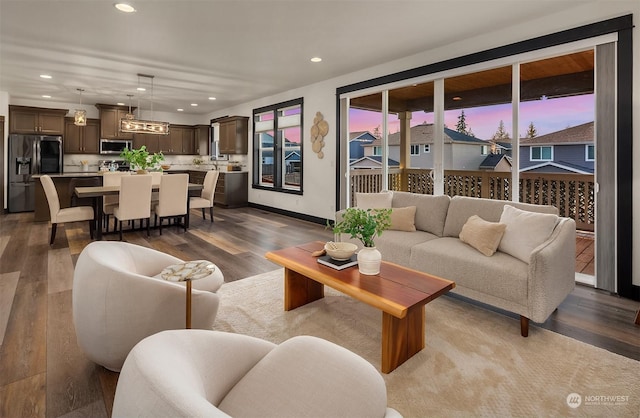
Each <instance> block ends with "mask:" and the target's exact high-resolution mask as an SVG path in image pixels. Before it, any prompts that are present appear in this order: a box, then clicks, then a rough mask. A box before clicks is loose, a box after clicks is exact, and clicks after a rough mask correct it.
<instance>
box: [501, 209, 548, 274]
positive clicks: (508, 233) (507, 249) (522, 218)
mask: <svg viewBox="0 0 640 418" xmlns="http://www.w3.org/2000/svg"><path fill="white" fill-rule="evenodd" d="M557 222H558V216H557V215H553V214H550V213H537V212H528V211H525V210H520V209H518V208H515V207H513V206H511V205H505V206H504V208H503V210H502V216H501V217H500V223H503V224H506V225H507V229H506V230H505V231H504V236H503V237H502V241H500V245H499V246H498V250H500V251H502V252H503V253H507V254H510V255H512V256H514V257H515V258H518V259H520V260H522V261H524V262H525V263H529V258H530V256H531V253H532V252H533V250H534V249H535V248H536V247H537V246H538V245H540V244H542V243H543V242H545V241H546V240H547V238H549V236H550V235H551V233H552V232H553V228H555V226H556V223H557Z"/></svg>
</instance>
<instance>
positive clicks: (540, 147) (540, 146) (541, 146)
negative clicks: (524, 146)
mask: <svg viewBox="0 0 640 418" xmlns="http://www.w3.org/2000/svg"><path fill="white" fill-rule="evenodd" d="M534 148H539V149H540V158H533V149H534ZM543 148H549V150H550V154H551V156H550V157H549V158H544V156H543V151H542V150H543ZM529 161H553V145H531V146H530V147H529Z"/></svg>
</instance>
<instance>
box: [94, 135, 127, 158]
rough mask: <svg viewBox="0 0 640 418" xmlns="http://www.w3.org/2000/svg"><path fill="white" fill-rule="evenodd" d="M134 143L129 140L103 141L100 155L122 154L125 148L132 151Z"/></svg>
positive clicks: (101, 141)
mask: <svg viewBox="0 0 640 418" xmlns="http://www.w3.org/2000/svg"><path fill="white" fill-rule="evenodd" d="M132 147H133V141H131V140H128V139H101V140H100V154H118V155H119V154H120V153H121V152H122V151H123V150H124V149H125V148H129V149H131V148H132Z"/></svg>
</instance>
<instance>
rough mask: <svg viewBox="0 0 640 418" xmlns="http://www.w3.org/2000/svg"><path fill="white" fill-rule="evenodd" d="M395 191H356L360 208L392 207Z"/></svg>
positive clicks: (357, 203)
mask: <svg viewBox="0 0 640 418" xmlns="http://www.w3.org/2000/svg"><path fill="white" fill-rule="evenodd" d="M392 197H393V192H380V193H356V207H357V208H358V209H365V210H366V209H391V198H392Z"/></svg>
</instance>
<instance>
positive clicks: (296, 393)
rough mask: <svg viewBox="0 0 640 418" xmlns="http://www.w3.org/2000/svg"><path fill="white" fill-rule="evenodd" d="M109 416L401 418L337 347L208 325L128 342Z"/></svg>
mask: <svg viewBox="0 0 640 418" xmlns="http://www.w3.org/2000/svg"><path fill="white" fill-rule="evenodd" d="M113 416H114V417H130V416H131V417H134V416H135V417H157V416H168V417H172V416H173V417H230V416H231V417H350V418H351V417H380V418H382V417H385V418H391V417H394V418H397V417H402V415H400V413H398V411H396V410H395V409H392V408H389V407H388V406H387V388H386V384H385V382H384V379H383V378H382V376H381V375H380V373H379V372H378V371H377V370H376V369H375V367H373V365H371V363H369V362H368V361H366V360H365V359H363V358H362V357H360V356H358V355H357V354H355V353H353V352H351V351H349V350H347V349H346V348H344V347H341V346H339V345H337V344H334V343H332V342H329V341H326V340H323V339H320V338H317V337H312V336H309V335H301V336H295V337H292V338H290V339H288V340H286V341H284V342H282V343H280V344H279V345H276V344H273V343H271V342H269V341H265V340H262V339H259V338H255V337H251V336H248V335H242V334H235V333H226V332H219V331H211V330H171V331H163V332H160V333H158V334H155V335H152V336H150V337H147V338H145V339H144V340H142V341H140V343H138V344H137V345H136V346H135V347H133V350H131V352H130V353H129V356H128V357H127V359H126V361H125V362H124V366H123V367H122V372H121V373H120V376H119V378H118V385H117V387H116V394H115V399H114V403H113Z"/></svg>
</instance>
